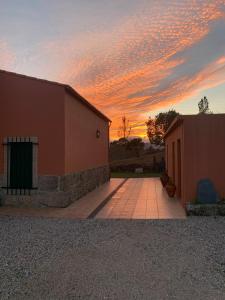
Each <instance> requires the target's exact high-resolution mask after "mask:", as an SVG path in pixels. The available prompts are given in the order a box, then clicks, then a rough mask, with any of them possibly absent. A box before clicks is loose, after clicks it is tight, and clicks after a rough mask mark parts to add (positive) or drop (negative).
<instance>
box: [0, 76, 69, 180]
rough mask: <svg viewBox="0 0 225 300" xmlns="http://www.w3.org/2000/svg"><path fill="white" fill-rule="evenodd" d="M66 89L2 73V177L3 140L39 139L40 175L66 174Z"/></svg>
mask: <svg viewBox="0 0 225 300" xmlns="http://www.w3.org/2000/svg"><path fill="white" fill-rule="evenodd" d="M63 99H64V88H63V86H60V85H55V84H50V83H48V82H44V81H41V80H35V79H32V78H29V77H23V76H17V75H14V74H12V73H6V72H0V107H1V110H0V142H1V145H0V174H1V173H3V146H2V143H3V138H4V137H8V136H21V137H24V136H35V137H38V141H39V146H38V174H39V175H61V174H63V173H64V160H63V157H64V151H65V149H64V143H63V141H64V101H63Z"/></svg>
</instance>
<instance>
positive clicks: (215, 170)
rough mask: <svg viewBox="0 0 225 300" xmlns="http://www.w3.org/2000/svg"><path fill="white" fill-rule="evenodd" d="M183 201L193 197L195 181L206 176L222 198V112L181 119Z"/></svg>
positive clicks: (224, 172) (224, 169)
mask: <svg viewBox="0 0 225 300" xmlns="http://www.w3.org/2000/svg"><path fill="white" fill-rule="evenodd" d="M184 136H185V140H184V149H185V153H184V156H185V159H184V168H185V170H186V173H185V185H186V191H185V195H184V199H183V201H184V202H185V203H187V202H190V201H194V200H195V199H196V190H197V182H198V181H199V180H200V179H203V178H209V179H211V180H212V182H213V183H214V185H215V188H216V190H217V191H218V193H219V195H220V197H223V198H225V181H224V178H225V155H224V153H225V115H222V114H221V115H206V116H204V115H201V116H197V117H194V116H193V117H192V116H191V117H189V118H186V119H185V121H184Z"/></svg>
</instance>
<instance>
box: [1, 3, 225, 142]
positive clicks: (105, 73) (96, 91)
mask: <svg viewBox="0 0 225 300" xmlns="http://www.w3.org/2000/svg"><path fill="white" fill-rule="evenodd" d="M0 68H1V69H5V70H9V71H13V72H18V73H22V74H26V75H31V76H35V77H40V78H45V79H49V80H54V81H59V82H62V83H67V84H70V85H71V86H72V87H73V88H74V89H76V90H77V91H78V92H79V93H80V94H82V95H83V96H84V97H85V98H87V100H89V101H90V102H91V103H93V104H94V105H95V106H96V107H97V108H99V109H100V110H101V111H102V112H103V113H105V114H106V115H107V116H108V117H110V118H111V119H112V121H113V124H112V129H111V137H112V138H117V131H118V130H117V128H118V124H119V122H120V119H121V117H122V116H123V115H124V114H125V115H126V116H127V117H128V119H129V120H130V121H131V123H132V124H133V126H134V128H133V131H132V135H133V136H141V137H144V136H146V128H145V125H144V124H145V121H146V120H147V118H148V116H154V115H155V114H157V113H158V112H160V111H166V110H169V109H171V108H174V109H176V110H177V111H179V112H180V113H183V114H191V113H197V111H198V107H197V103H198V101H199V100H200V99H201V98H202V97H203V96H207V97H208V99H209V102H210V109H211V110H212V111H213V112H214V113H219V112H221V113H222V112H223V113H224V112H225V0H213V1H197V0H196V1H191V0H188V1H184V0H177V1H174V0H155V1H151V0H70V1H69V0H60V1H59V0H8V1H7V0H0Z"/></svg>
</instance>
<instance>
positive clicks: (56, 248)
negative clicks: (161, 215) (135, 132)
mask: <svg viewBox="0 0 225 300" xmlns="http://www.w3.org/2000/svg"><path fill="white" fill-rule="evenodd" d="M0 299H122V300H123V299H154V300H155V299H179V300H181V299H192V300H194V299H225V218H222V217H221V218H210V217H202V218H197V217H196V218H194V217H193V218H188V219H187V220H170V221H168V220H167V221H166V220H157V221H144V220H143V221H138V220H129V221H128V220H123V221H122V220H121V221H119V220H114V221H113V220H83V221H79V220H54V219H41V218H20V219H19V218H9V217H1V218H0Z"/></svg>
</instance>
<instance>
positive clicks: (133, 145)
mask: <svg viewBox="0 0 225 300" xmlns="http://www.w3.org/2000/svg"><path fill="white" fill-rule="evenodd" d="M127 149H128V150H133V151H134V152H135V154H136V156H137V157H139V156H140V152H141V151H142V150H143V149H144V142H142V139H141V138H134V139H132V140H130V141H128V144H127Z"/></svg>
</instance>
